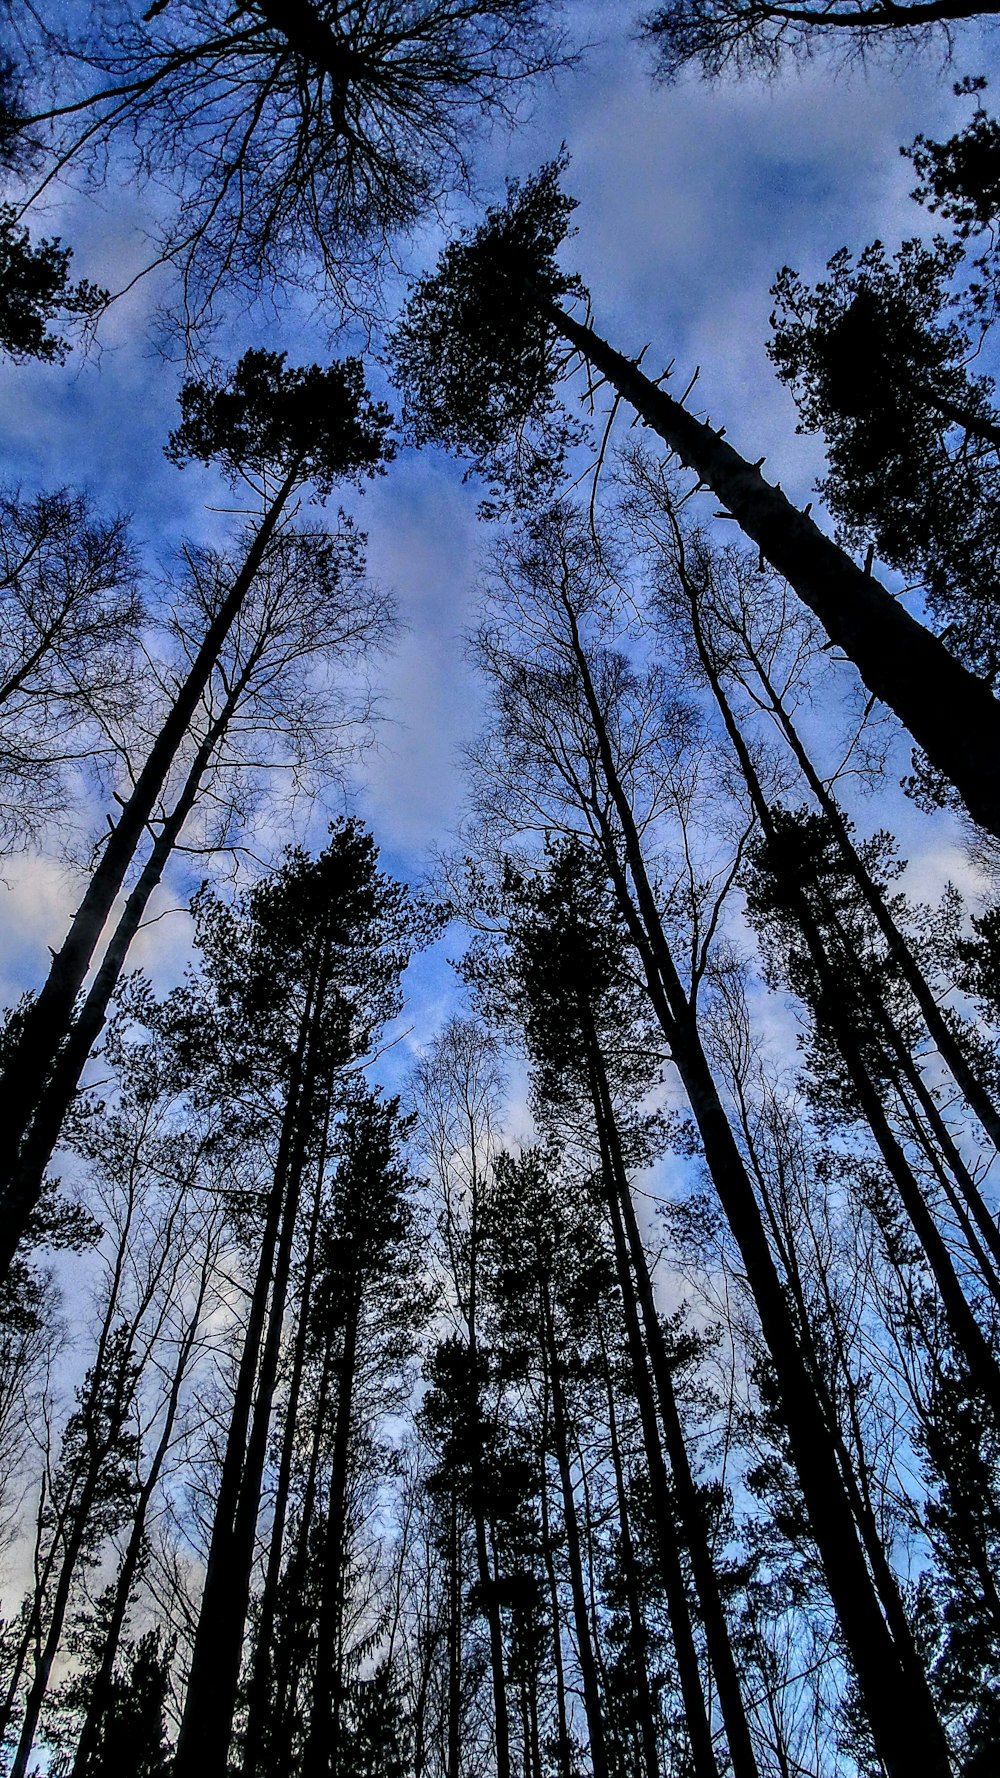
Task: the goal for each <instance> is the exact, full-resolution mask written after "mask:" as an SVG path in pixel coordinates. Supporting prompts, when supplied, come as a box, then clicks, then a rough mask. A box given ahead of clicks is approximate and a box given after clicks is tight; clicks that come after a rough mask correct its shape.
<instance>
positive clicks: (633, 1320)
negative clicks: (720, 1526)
mask: <svg viewBox="0 0 1000 1778" xmlns="http://www.w3.org/2000/svg"><path fill="white" fill-rule="evenodd" d="M588 1060H589V1062H590V1065H591V1075H592V1095H593V1098H594V1101H595V1103H596V1102H598V1101H599V1097H600V1093H599V1087H598V1085H597V1078H596V1076H595V1075H594V1073H593V1057H592V1055H591V1057H590V1058H588ZM596 1128H597V1140H598V1147H599V1150H600V1157H601V1171H602V1175H603V1179H604V1189H605V1197H606V1202H607V1206H608V1215H609V1220H610V1223H611V1236H612V1241H613V1244H614V1251H615V1269H616V1271H617V1274H618V1287H619V1290H620V1292H621V1300H622V1318H623V1320H624V1323H625V1337H626V1341H627V1344H628V1351H629V1360H630V1363H631V1367H632V1387H633V1389H634V1391H635V1399H636V1404H637V1406H638V1409H639V1421H640V1425H641V1427H642V1438H643V1448H644V1453H645V1457H646V1469H647V1474H648V1478H649V1491H650V1504H651V1507H652V1511H653V1519H654V1523H655V1526H656V1538H657V1552H658V1555H659V1565H660V1575H661V1578H662V1581H663V1589H664V1593H665V1596H666V1604H667V1617H668V1620H669V1623H670V1634H671V1640H672V1642H673V1646H674V1659H675V1660H676V1662H677V1673H678V1678H679V1681H680V1690H681V1701H682V1704H683V1707H684V1720H685V1724H686V1727H687V1732H688V1736H689V1738H690V1742H691V1759H692V1766H693V1769H694V1772H695V1773H696V1778H718V1774H719V1767H718V1762H717V1760H716V1757H715V1743H714V1738H713V1735H712V1725H711V1722H710V1720H709V1713H708V1707H707V1704H706V1701H705V1694H704V1691H703V1689H702V1683H701V1671H700V1667H699V1662H698V1651H697V1647H696V1645H695V1639H694V1626H693V1623H692V1618H691V1608H690V1604H689V1601H688V1596H687V1587H686V1584H685V1580H684V1571H683V1568H682V1566H681V1559H680V1553H679V1549H678V1543H677V1532H676V1528H675V1525H674V1515H673V1509H672V1506H671V1501H670V1488H669V1484H668V1481H667V1471H666V1466H665V1464H664V1461H663V1448H662V1444H661V1439H660V1431H659V1425H658V1421H657V1413H656V1401H655V1398H654V1394H653V1389H652V1385H651V1383H650V1377H649V1360H648V1353H647V1350H646V1347H645V1345H644V1342H643V1337H642V1329H641V1327H640V1323H639V1315H638V1311H637V1309H636V1291H635V1284H634V1283H633V1278H632V1272H631V1267H630V1262H629V1250H628V1240H627V1237H626V1233H625V1223H624V1220H623V1217H622V1208H621V1199H620V1195H619V1192H618V1190H617V1187H616V1180H615V1168H614V1160H613V1157H612V1152H611V1148H610V1145H609V1142H608V1133H607V1126H606V1122H605V1120H604V1118H603V1117H602V1118H600V1119H598V1120H597V1125H596Z"/></svg>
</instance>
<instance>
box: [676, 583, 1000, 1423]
mask: <svg viewBox="0 0 1000 1778" xmlns="http://www.w3.org/2000/svg"><path fill="white" fill-rule="evenodd" d="M692 612H693V615H694V622H695V637H696V642H697V645H698V648H699V653H700V656H701V661H702V665H703V667H704V669H705V672H706V675H707V677H708V679H709V683H710V685H711V688H712V692H713V695H714V697H715V700H716V703H717V704H718V706H719V710H720V713H721V715H722V719H723V722H724V723H725V727H726V732H727V734H728V735H729V738H730V741H731V743H732V746H733V751H734V752H735V754H736V757H737V759H738V761H739V766H740V770H741V772H742V773H743V777H744V779H745V781H746V786H747V790H748V792H749V794H750V801H751V803H752V806H753V809H754V813H755V814H756V816H757V819H758V821H759V823H760V827H761V831H762V833H763V834H764V837H765V839H766V840H767V842H768V844H769V845H770V846H771V847H772V850H773V855H774V857H775V859H777V857H778V850H777V838H778V836H777V829H776V827H775V823H774V819H773V817H772V814H771V806H770V803H769V801H768V798H767V796H766V795H765V792H764V787H763V785H762V784H761V781H760V778H759V776H758V774H757V770H756V767H755V766H754V763H753V759H752V757H751V754H750V749H749V747H748V746H747V744H746V741H745V740H744V738H743V734H742V732H741V730H740V726H739V724H738V722H737V721H736V718H735V716H734V714H733V711H732V708H731V706H730V703H729V700H728V698H727V696H726V693H725V691H724V689H723V686H722V684H721V681H720V679H719V675H718V673H717V672H716V670H715V666H714V663H713V662H712V661H711V659H710V656H709V653H708V650H707V648H706V646H705V643H704V637H703V635H702V631H701V627H700V624H699V622H698V617H697V608H696V606H695V605H694V604H693V605H692ZM783 888H784V889H785V892H786V895H787V898H788V904H789V906H790V907H791V909H792V911H793V913H794V916H795V919H796V921H797V923H798V926H799V929H800V931H801V933H802V937H803V939H804V940H805V943H806V946H807V948H808V950H809V955H810V957H811V959H812V964H813V968H814V969H815V971H816V979H817V981H818V982H819V985H820V991H821V993H822V995H823V999H824V1002H825V1009H826V1016H827V1019H828V1021H829V1025H830V1029H831V1031H832V1032H833V1035H834V1038H835V1041H836V1043H837V1047H838V1048H839V1050H840V1053H841V1055H842V1057H843V1060H844V1064H845V1067H846V1068H847V1072H848V1074H849V1076H850V1079H851V1083H852V1085H853V1087H854V1091H855V1093H856V1095H857V1099H858V1103H859V1105H860V1107H861V1110H862V1112H863V1114H864V1116H865V1119H866V1121H867V1123H868V1126H869V1128H870V1130H871V1132H872V1135H873V1136H874V1138H875V1142H876V1145H877V1147H878V1150H879V1153H880V1154H881V1156H882V1159H883V1161H884V1162H885V1165H886V1168H887V1170H888V1172H889V1176H890V1178H891V1179H892V1180H893V1183H894V1184H895V1186H896V1189H897V1191H898V1192H899V1196H900V1200H901V1202H902V1204H903V1208H904V1209H905V1211H906V1214H907V1216H908V1217H909V1220H910V1223H911V1225H912V1227H913V1230H914V1233H915V1234H916V1236H917V1239H918V1240H919V1242H920V1245H921V1247H922V1248H923V1251H924V1254H925V1256H926V1259H927V1263H928V1265H929V1267H930V1269H931V1273H932V1275H933V1277H934V1281H935V1283H936V1285H937V1287H938V1291H939V1293H940V1296H941V1301H942V1304H943V1305H944V1310H945V1313H946V1315H947V1317H948V1321H949V1324H950V1327H951V1331H952V1334H953V1336H954V1339H955V1341H956V1344H957V1345H958V1347H959V1349H960V1350H961V1351H962V1352H963V1353H964V1355H965V1358H966V1361H967V1363H968V1365H969V1369H970V1372H971V1374H972V1376H973V1377H974V1379H975V1381H976V1382H977V1384H978V1386H979V1387H980V1389H982V1391H983V1393H984V1394H985V1395H986V1398H987V1400H988V1401H989V1402H990V1403H991V1405H992V1407H993V1412H994V1415H995V1417H996V1419H997V1423H998V1425H1000V1366H998V1364H997V1361H996V1358H995V1356H994V1353H993V1349H992V1347H991V1345H990V1343H989V1341H988V1340H987V1338H986V1336H985V1334H984V1333H983V1330H982V1328H981V1327H980V1326H979V1323H978V1321H977V1320H976V1317H975V1315H974V1314H973V1312H972V1309H971V1307H970V1305H969V1302H968V1299H967V1297H966V1295H965V1292H964V1290H963V1289H962V1284H961V1281H960V1279H959V1277H958V1274H957V1272H956V1270H955V1266H954V1262H953V1260H952V1257H951V1254H950V1253H949V1252H948V1247H947V1243H946V1242H945V1240H944V1237H943V1236H942V1234H941V1231H940V1230H939V1228H938V1226H937V1224H936V1222H935V1221H934V1218H933V1216H932V1214H931V1212H930V1210H929V1208H928V1206H927V1203H926V1201H925V1199H924V1195H923V1192H922V1191H921V1189H920V1185H919V1183H918V1181H917V1179H916V1178H915V1177H914V1174H913V1170H912V1168H911V1167H910V1164H909V1161H908V1160H907V1158H906V1155H905V1154H904V1152H903V1150H902V1148H901V1146H900V1144H899V1142H898V1141H897V1140H896V1137H895V1135H894V1134H893V1131H892V1128H891V1126H890V1124H889V1120H888V1118H887V1116H886V1113H885V1108H884V1106H883V1104H882V1101H881V1098H880V1096H879V1092H878V1089H877V1087H876V1085H875V1082H874V1081H873V1080H872V1078H871V1075H870V1073H869V1071H868V1068H867V1067H866V1065H865V1060H864V1056H863V1054H862V1051H861V1047H860V1045H859V1043H858V1040H857V1035H856V1032H855V1029H854V1026H853V1023H852V1021H851V1019H850V1017H848V1016H845V1013H844V1010H843V1001H842V997H841V994H840V986H839V983H838V981H837V977H836V975H835V972H834V970H833V967H832V965H831V963H830V959H829V957H828V956H827V952H826V947H825V945H824V942H823V935H822V933H821V931H820V929H819V927H818V925H817V923H816V919H815V917H814V915H813V911H812V908H811V907H810V905H809V901H808V898H807V897H806V895H805V893H804V892H803V890H802V889H801V888H800V887H799V885H798V883H797V882H795V881H794V880H793V879H792V877H791V875H790V874H789V875H786V876H785V877H784V879H783ZM869 1004H870V1010H871V1014H872V1018H873V1022H874V1023H875V1025H876V1027H878V1026H879V1025H883V1026H884V1025H887V1024H888V1022H889V1021H888V1019H887V1016H886V1014H885V1009H884V1007H883V1006H882V1004H881V1001H880V1000H878V998H877V997H876V996H872V997H870V1002H869Z"/></svg>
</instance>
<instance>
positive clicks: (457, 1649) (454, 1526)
mask: <svg viewBox="0 0 1000 1778" xmlns="http://www.w3.org/2000/svg"><path fill="white" fill-rule="evenodd" d="M459 1554H460V1545H459V1514H458V1495H457V1494H456V1492H455V1490H454V1489H452V1494H451V1503H450V1508H449V1512H448V1757H447V1764H446V1768H445V1778H459V1773H460V1769H461V1753H462V1565H461V1562H460V1560H459Z"/></svg>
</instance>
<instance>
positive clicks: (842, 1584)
mask: <svg viewBox="0 0 1000 1778" xmlns="http://www.w3.org/2000/svg"><path fill="white" fill-rule="evenodd" d="M622 362H623V363H626V364H627V361H626V360H622ZM655 393H658V392H655ZM681 412H683V410H681ZM684 418H685V419H686V420H689V419H690V416H687V415H685V416H684ZM691 424H692V425H697V424H698V422H694V421H691ZM711 436H713V437H714V434H713V435H711ZM569 618H570V623H571V627H572V631H573V637H574V646H575V655H576V660H577V665H578V669H579V672H580V677H581V684H582V689H583V692H584V696H585V699H586V702H587V707H588V709H589V711H590V715H591V720H592V722H593V724H594V734H595V739H596V741H597V746H598V752H599V757H600V762H601V769H602V772H603V774H604V777H605V781H606V784H607V788H608V791H609V793H610V795H611V798H612V801H613V803H614V807H615V811H616V814H617V816H618V820H619V823H620V827H621V836H622V842H623V845H624V852H625V862H626V866H627V869H628V872H629V874H630V876H631V879H632V883H633V885H634V889H635V895H636V899H637V903H638V905H636V903H635V902H633V899H632V894H631V892H630V890H629V885H628V879H627V878H626V876H625V873H624V870H623V867H622V864H621V861H620V859H619V857H618V854H617V849H616V847H615V845H614V842H613V838H612V839H611V843H610V844H609V845H608V847H607V851H606V860H607V865H608V869H609V872H610V873H611V876H612V880H613V882H614V885H615V889H616V893H617V895H618V897H619V900H620V904H621V908H622V913H623V916H624V918H625V920H626V922H627V923H628V927H629V931H630V935H631V937H632V939H633V941H634V943H635V945H636V949H637V951H638V954H639V957H640V959H641V961H642V964H643V970H644V974H645V978H646V984H647V988H648V991H649V995H650V1003H651V1005H652V1007H653V1010H654V1012H655V1014H656V1016H657V1019H658V1021H659V1023H660V1026H661V1029H662V1030H663V1034H664V1037H665V1038H666V1039H667V1042H668V1044H669V1046H670V1054H671V1057H672V1060H673V1063H674V1066H675V1067H676V1069H677V1072H678V1074H679V1076H680V1079H681V1083H682V1085H683V1087H684V1090H685V1093H686V1095H687V1098H688V1102H689V1104H690V1106H691V1110H692V1113H693V1114H694V1118H695V1122H696V1124H697V1127H698V1131H699V1135H700V1137H701V1142H702V1149H703V1153H704V1156H705V1161H706V1165H707V1166H708V1169H709V1172H710V1174H711V1176H712V1179H713V1182H714V1185H715V1189H716V1191H717V1193H718V1196H719V1201H720V1203H721V1205H722V1209H723V1213H724V1214H725V1217H726V1220H727V1222H728V1224H729V1227H730V1229H731V1231H732V1234H733V1237H734V1239H735V1241H736V1244H737V1247H738V1248H739V1251H740V1255H741V1258H742V1261H743V1267H744V1273H745V1276H746V1279H747V1283H748V1285H749V1288H750V1290H751V1293H752V1295H753V1298H754V1301H755V1303H756V1306H757V1313H758V1315H759V1317H760V1322H761V1329H762V1332H763V1334H764V1339H765V1341H766V1343H767V1347H768V1350H769V1351H770V1353H771V1357H772V1360H773V1363H774V1368H775V1372H776V1376H777V1380H778V1387H779V1389H780V1392H781V1400H782V1410H783V1414H784V1418H785V1424H786V1427H787V1430H788V1437H789V1443H790V1446H791V1450H792V1456H793V1461H794V1463H795V1467H796V1469H797V1471H798V1476H799V1481H800V1485H801V1487H802V1493H803V1498H804V1501H805V1505H806V1511H807V1513H808V1515H809V1519H810V1523H811V1525H812V1530H813V1535H814V1537H815V1539H816V1544H817V1548H818V1550H819V1554H820V1560H821V1562H822V1565H823V1569H824V1573H825V1575H826V1582H827V1586H828V1588H829V1591H830V1597H831V1599H832V1601H833V1604H834V1608H835V1610H836V1612H837V1616H838V1618H839V1620H840V1624H841V1629H842V1631H843V1635H844V1641H845V1644H846V1647H847V1651H848V1654H849V1657H850V1659H851V1662H852V1664H853V1666H854V1669H855V1672H856V1674H857V1677H858V1683H859V1686H860V1689H861V1695H862V1699H863V1703H864V1708H865V1711H866V1713H867V1715H868V1720H869V1723H870V1725H871V1730H872V1735H873V1737H874V1741H875V1745H876V1747H877V1749H878V1754H879V1757H880V1759H881V1760H882V1762H883V1764H884V1766H885V1769H886V1772H887V1774H888V1775H889V1778H903V1775H904V1774H905V1775H906V1778H911V1775H912V1778H916V1775H917V1774H920V1775H921V1778H930V1774H932V1773H933V1774H934V1775H935V1778H948V1774H950V1772H951V1760H950V1755H949V1752H948V1745H947V1741H946V1739H945V1735H944V1732H943V1729H942V1727H941V1723H940V1721H939V1719H938V1716H937V1712H936V1710H935V1707H934V1702H933V1699H932V1698H931V1695H930V1691H929V1690H928V1689H927V1688H926V1686H925V1687H924V1688H923V1690H922V1692H921V1691H920V1690H915V1689H914V1687H913V1685H912V1684H911V1681H910V1676H909V1675H908V1674H907V1670H906V1665H905V1662H904V1661H903V1660H902V1659H901V1657H900V1651H899V1650H898V1649H897V1647H896V1645H895V1642H894V1639H893V1637H892V1634H891V1632H890V1630H889V1627H888V1625H887V1624H886V1621H885V1618H884V1616H883V1614H882V1610H881V1607H880V1604H879V1600H878V1596H877V1593H876V1592H875V1589H874V1587H873V1585H872V1579H871V1575H870V1573H869V1571H868V1567H867V1564H866V1561H865V1557H864V1553H863V1550H862V1548H861V1546H860V1545H859V1543H858V1535H857V1527H856V1525H855V1522H854V1516H853V1513H852V1511H851V1507H850V1502H849V1500H848V1498H847V1495H846V1493H845V1490H844V1486H843V1481H842V1479H841V1476H840V1473H839V1469H838V1464H837V1454H836V1449H835V1445H834V1440H833V1435H832V1432H831V1429H830V1427H829V1426H828V1424H827V1422H826V1419H825V1416H824V1414H823V1411H822V1408H821V1405H820V1403H819V1401H818V1399H817V1396H816V1391H815V1387H814V1385H813V1382H812V1378H811V1376H810V1373H809V1368H808V1365H807V1363H806V1360H805V1356H804V1354H803V1352H802V1350H801V1347H800V1344H799V1340H798V1337H797V1333H796V1328H795V1323H794V1320H793V1317H792V1315H791V1313H790V1309H789V1304H788V1301H787V1298H786V1296H785V1291H784V1287H783V1285H782V1282H781V1279H780V1277H779V1275H778V1271H777V1268H776V1266H775V1263H774V1258H773V1255H772V1253H771V1249H770V1246H769V1244H768V1239H767V1234H766V1231H765V1228H764V1224H763V1220H762V1218H761V1212H760V1206H759V1205H758V1203H757V1199H756V1196H755V1193H754V1189H753V1184H752V1181H751V1180H750V1177H749V1175H748V1173H747V1170H746V1167H745V1165H744V1162H743V1157H742V1155H741V1154H740V1150H739V1147H738V1145H737V1143H736V1139H735V1137H734V1135H733V1132H732V1130H731V1128H730V1125H729V1119H728V1118H727V1116H726V1112H725V1109H724V1107H723V1104H722V1100H721V1098H720V1097H719V1091H718V1088H717V1086H716V1084H715V1080H714V1078H713V1076H712V1071H711V1068H710V1067H709V1063H708V1058H707V1057H706V1055H705V1051H704V1047H703V1045H702V1041H701V1035H700V1032H699V1030H698V1026H697V1021H696V1018H695V1014H694V1010H693V1008H692V1006H691V1003H690V1002H689V1000H688V997H687V994H686V993H685V990H684V987H683V983H682V982H681V978H680V976H679V974H678V971H677V966H676V964H675V962H674V958H673V954H672V952H671V950H670V946H669V943H668V940H667V936H666V934H665V932H664V930H663V926H662V923H661V920H660V916H659V910H658V907H657V903H656V897H655V895H654V893H653V889H652V885H651V884H650V881H649V878H648V875H647V872H646V866H645V860H644V858H643V854H642V847H641V843H640V840H639V834H638V831H637V828H636V824H635V818H634V815H633V813H632V809H631V806H630V803H629V800H628V796H627V794H626V791H625V788H624V785H623V784H622V782H621V779H620V778H619V776H618V772H617V769H616V764H615V757H614V751H613V748H612V745H611V741H610V738H609V736H608V732H607V728H606V725H605V722H604V718H603V713H602V710H601V706H600V701H599V699H598V697H597V693H596V691H595V688H594V684H593V680H592V678H591V675H590V668H589V664H588V662H587V658H586V654H585V652H584V650H583V647H582V644H581V643H580V640H579V634H578V630H577V625H576V619H575V614H573V613H570V614H569Z"/></svg>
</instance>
